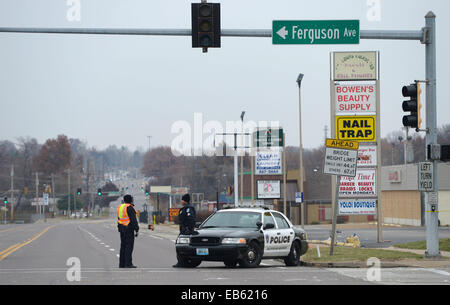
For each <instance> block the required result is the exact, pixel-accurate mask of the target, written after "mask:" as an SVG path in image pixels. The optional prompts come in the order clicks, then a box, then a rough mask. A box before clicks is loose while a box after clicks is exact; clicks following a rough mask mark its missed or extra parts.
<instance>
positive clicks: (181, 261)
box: [178, 257, 202, 268]
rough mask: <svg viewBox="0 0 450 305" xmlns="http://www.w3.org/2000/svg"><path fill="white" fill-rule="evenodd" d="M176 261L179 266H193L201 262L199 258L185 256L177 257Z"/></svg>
mask: <svg viewBox="0 0 450 305" xmlns="http://www.w3.org/2000/svg"><path fill="white" fill-rule="evenodd" d="M178 262H179V264H180V266H182V267H185V268H195V267H197V266H198V265H200V264H201V263H202V261H201V260H194V259H187V258H181V257H179V258H178Z"/></svg>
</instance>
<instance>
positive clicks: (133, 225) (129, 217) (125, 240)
mask: <svg viewBox="0 0 450 305" xmlns="http://www.w3.org/2000/svg"><path fill="white" fill-rule="evenodd" d="M123 201H124V203H123V204H121V205H119V206H118V207H117V228H118V229H119V232H120V258H119V268H137V267H136V266H134V265H133V262H132V254H133V248H134V238H135V237H137V236H138V232H139V225H138V222H137V219H136V210H135V209H134V204H133V197H132V196H131V195H125V196H124V197H123ZM135 231H136V235H135V234H134V232H135Z"/></svg>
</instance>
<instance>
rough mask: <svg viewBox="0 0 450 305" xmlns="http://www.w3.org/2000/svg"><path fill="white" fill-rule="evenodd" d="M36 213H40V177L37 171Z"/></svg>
mask: <svg viewBox="0 0 450 305" xmlns="http://www.w3.org/2000/svg"><path fill="white" fill-rule="evenodd" d="M36 214H39V177H38V173H36Z"/></svg>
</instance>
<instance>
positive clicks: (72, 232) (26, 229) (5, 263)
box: [0, 219, 450, 285]
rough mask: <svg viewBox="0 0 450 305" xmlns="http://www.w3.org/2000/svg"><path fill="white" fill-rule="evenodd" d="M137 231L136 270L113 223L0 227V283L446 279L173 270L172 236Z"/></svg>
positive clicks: (387, 272) (425, 274) (438, 280)
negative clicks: (123, 263)
mask: <svg viewBox="0 0 450 305" xmlns="http://www.w3.org/2000/svg"><path fill="white" fill-rule="evenodd" d="M141 231H142V232H141V234H140V235H139V237H138V238H137V239H136V242H135V250H134V255H133V263H134V264H135V265H137V266H138V267H139V268H138V269H119V268H118V259H119V258H118V254H119V247H120V240H119V234H118V232H117V229H116V225H115V223H114V220H113V219H108V220H100V221H98V220H97V221H95V220H78V221H75V220H64V221H60V222H55V223H50V222H48V223H46V224H23V225H17V224H15V225H2V226H0V274H1V275H0V284H31V285H35V284H81V285H89V284H124V283H126V284H153V285H172V284H173V285H175V284H192V285H205V284H208V285H272V284H277V285H299V284H318V285H341V284H448V281H449V280H450V270H449V269H439V270H437V269H423V268H400V269H385V268H383V269H382V271H381V272H382V277H381V281H378V282H370V281H368V278H367V270H366V269H332V268H313V267H289V268H288V267H286V266H284V264H282V263H281V262H279V261H276V260H263V263H262V265H261V267H260V268H257V269H242V268H234V269H227V268H225V266H224V265H223V264H222V263H207V262H206V263H202V264H201V265H200V266H199V267H197V268H195V269H175V268H172V267H171V266H172V265H173V264H174V263H175V250H174V239H175V238H176V234H174V232H173V231H172V232H169V231H167V232H164V231H162V230H158V229H157V230H155V231H148V230H145V229H143V230H141ZM77 267H80V268H79V269H77ZM78 271H79V272H78Z"/></svg>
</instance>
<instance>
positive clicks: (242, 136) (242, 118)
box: [240, 111, 245, 205]
mask: <svg viewBox="0 0 450 305" xmlns="http://www.w3.org/2000/svg"><path fill="white" fill-rule="evenodd" d="M244 115H245V111H242V113H241V134H242V135H241V147H243V146H244V143H243V142H244ZM244 156H245V151H244ZM244 156H241V187H240V191H241V201H240V203H241V205H243V203H244Z"/></svg>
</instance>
